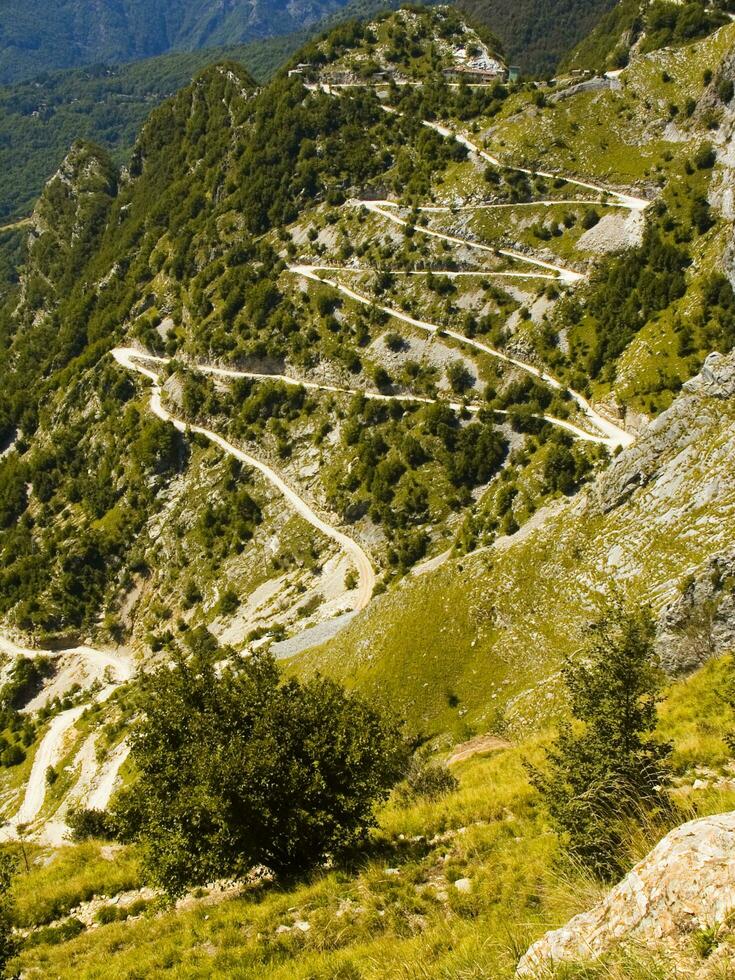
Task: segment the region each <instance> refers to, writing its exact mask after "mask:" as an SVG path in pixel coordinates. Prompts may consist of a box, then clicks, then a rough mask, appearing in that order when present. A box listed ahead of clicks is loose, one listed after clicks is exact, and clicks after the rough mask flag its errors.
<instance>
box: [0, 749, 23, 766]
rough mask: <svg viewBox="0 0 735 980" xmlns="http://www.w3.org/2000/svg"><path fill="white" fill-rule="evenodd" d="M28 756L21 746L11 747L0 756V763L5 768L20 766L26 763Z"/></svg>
mask: <svg viewBox="0 0 735 980" xmlns="http://www.w3.org/2000/svg"><path fill="white" fill-rule="evenodd" d="M25 757H26V754H25V752H24V751H23V749H22V748H21V747H20V745H9V746H8V748H7V749H5V751H4V752H3V754H2V755H0V763H2V765H4V766H19V765H20V764H21V762H24V761H25Z"/></svg>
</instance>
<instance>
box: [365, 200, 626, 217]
mask: <svg viewBox="0 0 735 980" xmlns="http://www.w3.org/2000/svg"><path fill="white" fill-rule="evenodd" d="M372 203H373V204H379V205H380V207H382V208H403V209H404V210H405V211H414V210H415V211H426V212H427V213H429V214H454V213H455V212H457V211H500V210H507V209H509V208H512V209H513V210H515V209H516V208H539V207H542V208H553V207H554V206H555V205H557V204H558V205H565V206H567V207H569V206H573V205H579V204H597V205H599V206H600V207H608V208H630V205H629V204H623V203H622V202H621V201H608V202H605V203H603V202H602V201H601V200H600V199H599V198H596V197H568V198H561V197H560V198H551V197H549V198H538V200H535V201H515V202H508V201H503V202H501V203H495V204H483V203H480V204H424V205H421V206H420V207H416V208H414V207H413V205H407V204H400V203H399V202H398V201H383V200H375V201H373V202H372Z"/></svg>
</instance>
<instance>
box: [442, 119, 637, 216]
mask: <svg viewBox="0 0 735 980" xmlns="http://www.w3.org/2000/svg"><path fill="white" fill-rule="evenodd" d="M423 124H424V126H426V127H428V128H429V129H433V130H434V131H435V132H437V133H439V135H440V136H444V137H445V139H453V140H456V142H457V143H461V144H462V146H464V147H466V148H467V149H468V150H469V151H470V153H474V154H475V155H476V156H479V157H481V158H482V159H483V160H486V161H487V162H488V163H491V164H492V165H493V166H494V167H498V168H500V169H501V170H514V171H515V172H516V173H519V174H526V175H527V176H529V177H545V178H546V179H547V180H563V181H565V182H566V183H567V184H574V186H575V187H584V188H585V190H588V191H595V192H596V193H597V194H603V195H605V196H606V197H614V198H615V200H616V201H617V204H618V205H619V206H620V207H624V208H630V210H631V211H644V210H645V209H646V208H647V207H648V205H649V204H650V201H646V200H645V199H644V198H642V197H635V196H634V195H632V194H623V193H622V192H621V191H613V190H610V189H609V188H608V187H604V186H603V185H602V184H595V183H592V182H591V181H587V180H579V179H578V178H576V177H567V176H566V174H553V173H550V172H549V171H548V170H529V169H528V167H513V166H511V165H510V164H507V163H503V161H502V160H500V159H499V158H498V157H496V156H493V155H492V153H488V152H487V150H482V149H480V147H479V146H478V145H477V144H476V143H473V142H472V140H470V139H468V138H467V137H466V136H465V135H464V134H463V133H458V132H456V131H455V130H453V129H449V127H448V126H442V125H441V124H440V123H435V122H430V121H429V120H428V119H424V120H423ZM600 203H602V202H600Z"/></svg>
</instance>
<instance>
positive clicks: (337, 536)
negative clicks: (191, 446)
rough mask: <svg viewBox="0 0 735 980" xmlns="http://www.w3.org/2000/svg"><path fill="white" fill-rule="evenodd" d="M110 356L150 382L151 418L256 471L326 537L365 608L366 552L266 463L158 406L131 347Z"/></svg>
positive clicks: (368, 589)
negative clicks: (344, 559)
mask: <svg viewBox="0 0 735 980" xmlns="http://www.w3.org/2000/svg"><path fill="white" fill-rule="evenodd" d="M112 356H113V357H114V358H115V360H116V361H117V362H118V364H120V365H121V366H122V367H124V368H127V369H128V370H130V371H137V372H138V373H139V374H142V375H144V376H145V377H147V378H148V379H149V380H150V381H152V382H153V389H152V392H151V399H150V407H151V411H152V412H153V414H154V415H156V416H158V418H159V419H161V420H162V421H164V422H170V423H171V424H172V425H174V426H175V427H176V428H177V429H178V430H179V431H180V432H196V433H197V434H199V435H202V436H204V437H205V438H206V439H209V440H210V442H213V443H214V444H215V445H217V446H219V447H220V449H222V450H224V452H226V453H227V454H228V455H229V456H232V457H234V458H235V459H237V460H239V461H240V462H241V463H245V464H246V466H249V467H251V468H252V469H255V470H257V471H258V472H259V473H261V474H262V475H263V476H264V477H265V478H266V480H268V482H269V483H271V484H272V485H273V486H274V487H275V488H276V489H277V490H278V491H279V492H280V493H281V494H282V495H283V497H285V499H286V501H287V502H288V503H289V504H290V505H291V507H293V509H294V510H295V511H296V513H297V514H299V515H300V516H301V517H303V518H304V520H305V521H307V522H308V523H309V524H311V526H312V527H314V528H316V529H317V530H318V531H321V533H322V534H324V535H325V537H327V538H330V539H331V540H332V541H335V542H336V543H337V544H338V545H339V547H340V548H341V549H342V550H343V551H344V552H345V553H346V554H347V555H348V556H349V557H350V559H351V560H352V563H353V564H354V566H355V569H356V571H357V577H358V584H357V589H356V590H355V597H354V600H353V608H354V609H355V611H360V610H361V609H364V608H365V607H366V606H367V604H368V603H369V602H370V599H371V598H372V595H373V590H374V589H375V570H374V568H373V565H372V562H371V561H370V559H369V558H368V556H367V554H366V552H365V551H364V550H363V549H362V548H361V547H360V545H359V544H358V543H357V542H356V541H353V539H352V538H350V537H349V536H348V535H346V534H344V533H343V532H342V531H340V530H338V529H337V528H336V527H333V526H332V525H331V524H329V523H327V521H325V520H323V519H322V518H321V517H319V516H318V515H317V514H316V513H315V512H314V510H313V509H312V508H311V507H310V506H309V504H308V503H307V502H306V501H305V500H304V499H303V498H302V497H301V496H299V494H298V493H296V491H295V490H294V489H293V488H292V487H290V486H289V485H288V484H287V483H286V482H285V480H283V479H282V477H280V476H279V475H278V473H276V471H275V470H274V469H272V468H271V467H270V466H268V465H267V464H266V463H263V462H262V461H261V460H259V459H256V458H255V457H254V456H251V455H250V454H249V453H246V452H243V450H242V449H238V448H237V446H233V445H232V443H230V442H228V441H227V440H226V439H224V438H223V437H222V436H220V435H218V434H217V433H216V432H213V431H212V430H211V429H206V428H204V426H201V425H189V424H187V423H186V422H184V421H182V420H181V419H179V418H177V417H176V416H175V415H172V414H171V413H170V412H169V411H168V410H167V409H166V408H164V407H163V404H162V402H161V387H160V384H159V377H158V374H157V373H156V372H155V371H152V370H149V369H148V368H145V367H143V366H142V365H141V364H140V363H139V362H138V361H137V360H136V358H137V357H139V356H140V355H139V352H138V351H136V350H135V349H134V348H131V347H117V348H115V350H113V351H112Z"/></svg>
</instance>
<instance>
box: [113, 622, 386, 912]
mask: <svg viewBox="0 0 735 980" xmlns="http://www.w3.org/2000/svg"><path fill="white" fill-rule="evenodd" d="M191 645H192V647H193V651H192V653H191V654H190V655H189V656H185V655H184V654H183V652H182V651H179V652H178V654H177V657H176V660H175V663H174V664H173V666H172V667H171V668H169V667H168V666H166V667H163V668H161V669H160V670H158V671H155V672H153V673H152V674H150V675H148V676H147V677H145V678H144V679H143V680H142V684H143V687H144V694H143V704H142V708H143V712H142V721H141V722H140V725H139V727H138V729H137V731H136V732H135V733H134V735H133V738H132V755H133V760H134V762H135V765H136V768H137V771H138V781H137V783H136V784H135V786H134V788H133V790H132V792H129V793H128V795H127V799H126V800H125V801H123V804H122V805H121V806H119V807H118V808H117V815H118V818H119V817H120V815H121V814H125V815H126V817H127V820H128V823H129V824H132V825H133V826H136V828H137V833H136V835H135V836H138V837H139V838H140V840H141V841H142V843H143V847H144V852H145V855H146V865H147V869H148V871H149V873H150V876H151V878H152V879H153V880H154V881H156V882H157V883H158V884H160V885H161V886H163V887H164V888H165V889H166V890H167V891H168V892H169V893H171V894H178V893H181V892H182V891H183V890H184V889H186V888H187V887H188V886H189V885H192V884H202V883H205V882H207V881H211V880H213V879H216V878H220V877H223V876H224V877H230V876H239V875H242V874H244V873H246V872H247V871H248V869H249V868H251V867H252V866H253V865H256V864H265V865H266V866H268V867H269V868H271V869H273V870H274V871H277V872H286V873H292V872H298V871H303V870H306V869H308V868H310V867H313V866H315V865H317V864H319V863H320V862H321V861H322V860H323V859H324V858H325V857H326V856H327V855H332V854H337V853H339V852H340V851H343V850H344V849H345V848H348V847H351V846H354V845H355V844H356V843H358V842H359V841H360V840H361V839H363V838H364V836H365V834H366V832H367V830H368V828H369V827H370V826H371V825H372V824H373V822H374V806H375V804H376V803H377V802H378V801H380V800H382V799H384V798H385V797H386V796H387V794H388V792H389V791H390V789H391V787H392V786H393V785H394V784H395V783H396V782H397V781H398V780H399V779H400V778H401V776H402V775H403V772H404V771H405V766H406V746H405V743H404V741H403V738H402V737H401V734H400V726H399V725H398V724H397V723H396V722H394V721H393V720H389V719H388V718H387V717H386V716H384V715H383V714H381V713H380V712H379V711H378V710H376V709H375V708H374V707H373V706H371V705H369V704H368V703H367V702H366V701H364V700H363V699H362V698H360V697H358V696H356V695H348V694H346V693H345V691H344V690H343V689H342V688H341V687H340V686H339V685H337V684H336V683H334V682H332V681H330V680H326V679H324V678H322V677H315V678H313V679H311V680H309V681H307V682H305V683H300V682H298V681H295V680H291V681H287V682H285V683H282V682H281V677H280V674H279V671H278V669H277V667H276V663H275V661H274V660H273V658H272V657H270V656H268V655H266V654H263V653H258V654H254V655H253V656H250V657H247V658H243V657H240V656H237V655H234V654H232V653H231V652H230V655H227V651H226V650H222V651H220V650H219V649H218V648H217V647H216V644H214V643H213V641H212V640H211V637H210V636H209V635H208V634H206V632H202V633H198V634H195V636H194V640H193V642H192V643H191ZM223 654H225V659H224V660H222V659H220V661H219V663H218V664H217V666H216V667H215V658H217V657H219V658H221V657H222V656H223Z"/></svg>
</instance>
